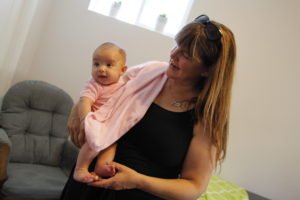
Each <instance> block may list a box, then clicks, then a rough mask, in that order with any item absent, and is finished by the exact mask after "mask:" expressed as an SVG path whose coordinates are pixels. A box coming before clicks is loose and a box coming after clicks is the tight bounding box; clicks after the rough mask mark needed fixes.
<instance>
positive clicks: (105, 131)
mask: <svg viewBox="0 0 300 200" xmlns="http://www.w3.org/2000/svg"><path fill="white" fill-rule="evenodd" d="M167 68H168V63H166V62H157V61H152V62H148V63H144V64H141V65H138V66H135V67H131V68H129V70H128V72H127V73H126V74H125V76H127V77H128V78H129V81H128V82H127V84H125V85H124V87H120V88H119V89H118V90H116V91H115V92H114V94H113V95H112V96H111V98H110V99H109V100H108V101H107V102H106V103H105V104H104V105H103V106H101V108H100V109H99V110H96V111H95V112H90V113H89V114H88V115H87V116H86V119H85V133H86V141H87V143H88V144H89V146H90V147H91V148H92V149H93V150H94V151H97V152H98V151H101V150H103V149H105V148H107V147H108V146H110V145H111V144H113V143H114V142H116V141H117V140H118V139H119V138H120V137H121V136H123V135H124V134H125V133H126V132H127V131H128V130H129V129H130V128H131V127H133V126H134V125H135V124H136V123H137V122H139V121H140V120H141V119H142V117H143V116H144V114H145V113H146V111H147V109H148V108H149V106H150V105H151V103H152V102H153V101H154V99H155V98H156V96H157V95H158V93H159V92H160V90H161V89H162V87H163V85H164V83H165V81H166V80H167V75H166V73H165V72H166V70H167Z"/></svg>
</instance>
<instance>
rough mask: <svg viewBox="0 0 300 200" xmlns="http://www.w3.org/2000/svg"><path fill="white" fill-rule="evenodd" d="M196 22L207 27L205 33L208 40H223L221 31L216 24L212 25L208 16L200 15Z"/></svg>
mask: <svg viewBox="0 0 300 200" xmlns="http://www.w3.org/2000/svg"><path fill="white" fill-rule="evenodd" d="M194 22H197V23H201V24H203V25H204V26H205V27H204V31H205V35H206V37H207V39H208V40H210V41H216V40H220V39H221V37H222V34H221V32H220V30H219V29H218V27H217V26H216V25H215V24H213V23H211V21H210V20H209V17H208V16H207V15H200V16H198V17H196V18H195V19H194Z"/></svg>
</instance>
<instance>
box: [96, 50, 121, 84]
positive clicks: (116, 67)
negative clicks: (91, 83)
mask: <svg viewBox="0 0 300 200" xmlns="http://www.w3.org/2000/svg"><path fill="white" fill-rule="evenodd" d="M125 71H126V66H125V63H124V58H123V56H122V55H121V54H120V52H119V50H118V49H117V48H116V47H101V48H98V49H97V50H96V51H95V53H94V55H93V67H92V77H93V78H94V80H95V81H97V82H98V83H99V84H102V85H110V84H113V83H116V82H118V80H119V78H120V76H121V75H122V74H124V72H125Z"/></svg>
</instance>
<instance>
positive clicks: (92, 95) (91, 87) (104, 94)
mask: <svg viewBox="0 0 300 200" xmlns="http://www.w3.org/2000/svg"><path fill="white" fill-rule="evenodd" d="M124 84H125V83H124V81H123V78H120V79H119V81H118V82H117V83H114V84H111V85H101V84H99V83H97V82H96V81H95V79H93V78H92V79H91V80H90V81H88V82H87V84H86V86H85V88H84V89H83V90H82V91H81V92H80V97H88V98H89V99H91V100H92V101H93V102H94V103H93V105H92V111H93V112H94V111H96V110H98V109H99V108H100V107H101V106H102V105H103V104H104V103H105V102H107V101H108V99H110V97H111V96H112V95H113V93H114V92H115V91H117V90H118V89H119V88H120V87H121V86H122V85H124Z"/></svg>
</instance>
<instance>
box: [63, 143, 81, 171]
mask: <svg viewBox="0 0 300 200" xmlns="http://www.w3.org/2000/svg"><path fill="white" fill-rule="evenodd" d="M78 152H79V149H78V148H77V147H76V146H75V145H74V144H73V143H72V142H71V141H70V140H67V142H66V143H65V146H64V150H63V156H62V162H61V166H60V167H61V168H62V170H63V171H64V173H65V174H66V175H67V176H69V174H70V173H71V170H72V168H73V167H74V165H75V163H76V159H77V155H78Z"/></svg>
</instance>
